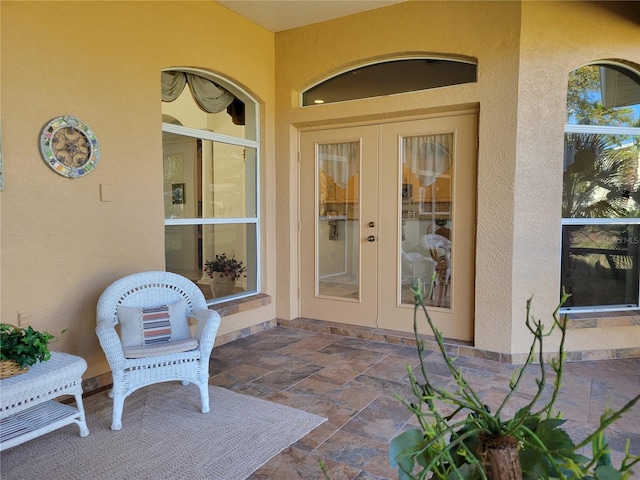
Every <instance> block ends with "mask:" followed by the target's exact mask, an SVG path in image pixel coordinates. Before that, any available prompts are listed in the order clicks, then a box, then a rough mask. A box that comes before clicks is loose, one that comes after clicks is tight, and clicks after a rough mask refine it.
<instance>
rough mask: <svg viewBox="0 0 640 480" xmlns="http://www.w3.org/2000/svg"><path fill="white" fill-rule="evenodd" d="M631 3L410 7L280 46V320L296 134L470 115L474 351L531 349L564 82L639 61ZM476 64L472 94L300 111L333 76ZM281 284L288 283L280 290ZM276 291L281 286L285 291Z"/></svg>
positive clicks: (454, 90) (545, 283)
mask: <svg viewBox="0 0 640 480" xmlns="http://www.w3.org/2000/svg"><path fill="white" fill-rule="evenodd" d="M628 7H629V3H628V2H621V3H619V4H611V3H609V2H606V5H605V4H604V3H600V4H598V3H591V2H522V3H521V2H502V1H498V2H488V1H483V2H474V1H471V2H458V1H456V2H429V1H420V2H407V3H401V4H398V5H394V6H390V7H386V8H381V9H378V10H375V11H370V12H365V13H361V14H357V15H352V16H349V17H345V18H341V19H337V20H333V21H328V22H323V23H320V24H316V25H310V26H306V27H301V28H297V29H292V30H288V31H285V32H280V33H278V34H276V72H277V77H276V78H277V82H276V102H277V103H276V117H277V120H278V121H277V132H276V149H277V150H276V158H277V169H278V177H277V189H278V192H279V193H278V198H277V206H278V208H277V210H278V212H279V214H282V215H281V216H279V217H278V237H277V251H278V258H279V260H280V263H279V265H280V266H282V268H283V269H288V272H287V273H288V274H287V275H282V276H281V280H280V283H279V289H278V297H277V298H278V302H277V313H278V316H280V317H284V318H291V317H293V316H295V315H296V312H297V310H298V299H297V296H296V295H294V291H295V290H294V288H293V286H295V285H296V284H297V283H296V282H297V280H298V279H297V263H296V262H297V256H298V253H299V252H298V250H297V244H296V242H297V240H296V239H297V231H296V230H297V229H296V225H297V223H296V219H297V218H298V215H299V212H298V207H297V200H296V199H297V191H298V188H299V187H298V184H297V169H298V165H297V155H296V144H297V128H304V127H309V126H317V125H328V124H332V123H349V122H375V121H377V120H380V119H385V118H393V117H398V118H402V117H405V116H409V115H417V114H431V113H437V112H446V111H450V110H454V111H455V110H458V109H463V108H466V107H469V106H478V107H479V112H480V114H479V153H478V191H477V208H478V213H477V222H478V225H477V249H476V272H475V283H476V298H475V344H476V346H477V347H479V348H481V349H483V350H489V351H494V352H502V353H523V352H526V351H527V347H528V345H529V341H530V336H529V335H528V333H527V332H526V330H525V327H524V315H525V301H526V299H527V298H529V297H530V296H531V295H533V294H535V296H536V301H535V313H536V315H537V316H538V317H542V318H548V317H549V315H550V313H551V312H552V311H553V310H554V308H555V306H556V303H557V300H558V292H559V264H560V255H559V252H560V250H559V247H560V202H561V191H562V148H563V146H562V145H563V133H562V132H563V125H564V122H565V95H566V84H567V75H568V73H569V71H571V70H572V69H574V68H577V67H578V66H580V65H582V64H584V63H587V62H589V61H593V60H597V59H602V58H626V59H629V60H633V61H636V62H637V61H638V56H639V55H640V49H638V45H640V39H638V35H639V32H640V30H639V24H638V22H637V21H636V22H635V23H634V22H631V21H628V20H625V19H624V15H625V12H626V14H629V11H628ZM415 52H417V53H421V54H427V55H428V54H439V55H463V56H466V57H474V58H476V59H477V61H478V82H477V83H475V84H467V85H460V86H455V87H448V88H443V89H436V90H432V91H424V92H417V93H410V94H403V95H395V96H389V97H383V98H375V99H367V100H358V101H352V102H347V103H342V104H330V105H322V106H319V107H317V106H313V107H308V108H299V107H298V100H297V95H298V93H299V92H300V91H301V90H304V89H305V88H307V87H309V86H311V85H313V84H314V83H316V82H318V81H319V80H321V79H324V78H326V77H328V76H330V75H331V74H333V73H335V72H340V71H343V70H345V69H348V68H349V67H351V66H354V65H358V64H362V63H364V62H368V61H371V60H374V59H381V58H384V57H389V56H398V55H402V54H409V53H415ZM288 282H290V283H288ZM280 287H282V288H280ZM638 346H640V330H639V329H638V327H630V328H617V329H615V328H612V329H607V331H606V332H602V331H599V330H596V329H589V331H587V330H585V331H580V332H575V333H572V334H571V338H570V348H571V349H572V350H581V349H606V348H628V347H638ZM549 348H550V349H552V348H553V344H552V342H551V343H550V345H549Z"/></svg>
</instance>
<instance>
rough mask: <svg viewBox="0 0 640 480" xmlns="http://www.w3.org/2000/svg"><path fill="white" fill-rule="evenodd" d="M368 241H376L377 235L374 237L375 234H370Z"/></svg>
mask: <svg viewBox="0 0 640 480" xmlns="http://www.w3.org/2000/svg"><path fill="white" fill-rule="evenodd" d="M367 241H368V242H375V241H376V237H374V236H373V235H369V236H368V237H367Z"/></svg>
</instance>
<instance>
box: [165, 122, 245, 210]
mask: <svg viewBox="0 0 640 480" xmlns="http://www.w3.org/2000/svg"><path fill="white" fill-rule="evenodd" d="M163 140H164V141H163V161H164V164H163V169H164V170H163V171H164V213H165V218H174V219H175V218H239V217H255V216H256V215H257V213H256V212H257V198H256V192H257V180H256V178H257V177H256V175H257V171H256V165H257V162H256V157H257V154H256V149H255V148H250V147H242V146H238V145H228V144H224V143H217V142H211V141H208V140H200V139H196V138H192V137H186V136H182V135H175V134H171V133H167V132H164V135H163Z"/></svg>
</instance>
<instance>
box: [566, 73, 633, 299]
mask: <svg viewBox="0 0 640 480" xmlns="http://www.w3.org/2000/svg"><path fill="white" fill-rule="evenodd" d="M639 252H640V75H639V74H638V72H636V71H633V70H631V69H630V68H628V67H626V66H624V65H622V64H620V63H614V62H602V63H595V64H592V65H587V66H584V67H581V68H578V69H577V70H574V71H573V72H571V73H570V74H569V84H568V93H567V123H566V126H565V153H564V174H563V197H562V261H561V284H562V286H563V287H565V289H566V290H567V292H568V293H570V294H571V297H570V298H569V299H568V301H567V303H566V304H565V307H564V308H563V310H565V311H566V310H571V311H576V310H583V311H586V310H589V311H594V310H625V309H635V308H638V306H639V302H638V299H639V296H640V286H639V283H638V271H639V264H638V261H639V256H640V255H639Z"/></svg>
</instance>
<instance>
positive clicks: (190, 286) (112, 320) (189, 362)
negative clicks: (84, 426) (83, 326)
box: [96, 272, 220, 430]
mask: <svg viewBox="0 0 640 480" xmlns="http://www.w3.org/2000/svg"><path fill="white" fill-rule="evenodd" d="M181 299H184V300H185V302H186V304H187V316H188V317H195V319H196V321H197V326H196V328H195V332H194V333H193V338H195V339H196V340H197V341H198V347H197V348H196V349H194V350H190V351H186V352H180V353H170V354H165V355H156V356H149V357H144V358H126V357H125V355H124V352H123V347H122V344H121V342H120V337H119V335H118V332H117V331H116V328H115V327H116V325H118V310H117V307H118V305H122V306H125V307H127V306H128V307H155V306H160V305H166V304H169V303H173V302H177V301H179V300H181ZM219 326H220V315H219V314H218V313H217V312H216V311H214V310H209V309H208V308H207V303H206V301H205V298H204V295H203V294H202V292H201V291H200V289H199V288H198V286H197V285H196V284H195V283H193V282H192V281H191V280H189V279H187V278H185V277H183V276H181V275H177V274H175V273H171V272H143V273H136V274H132V275H128V276H126V277H123V278H121V279H119V280H117V281H115V282H114V283H112V284H111V285H110V286H108V287H107V288H106V289H105V291H104V292H103V293H102V295H101V296H100V299H99V300H98V307H97V326H96V334H97V335H98V339H99V340H100V346H101V347H102V349H103V350H104V353H105V355H106V357H107V360H108V362H109V366H110V367H111V371H112V374H113V388H112V389H111V391H110V392H109V396H110V397H111V398H113V418H112V424H111V429H112V430H120V429H121V428H122V409H123V406H124V400H125V398H127V396H129V395H130V394H131V393H133V392H134V391H136V390H137V389H139V388H142V387H145V386H147V385H151V384H154V383H159V382H166V381H171V380H179V381H182V383H183V385H187V384H188V383H193V384H195V385H197V386H198V388H199V389H200V399H201V405H202V413H207V412H209V386H208V381H209V357H210V356H211V350H212V349H213V342H214V341H215V337H216V333H217V331H218V327H219Z"/></svg>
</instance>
